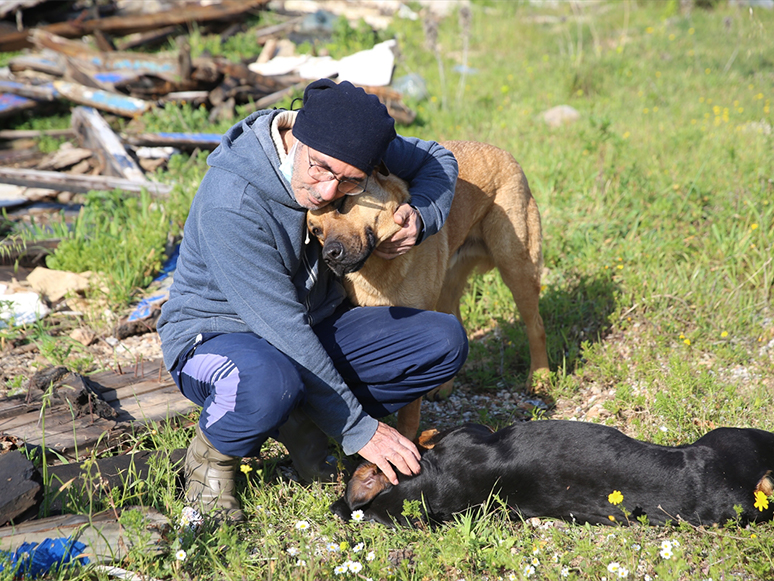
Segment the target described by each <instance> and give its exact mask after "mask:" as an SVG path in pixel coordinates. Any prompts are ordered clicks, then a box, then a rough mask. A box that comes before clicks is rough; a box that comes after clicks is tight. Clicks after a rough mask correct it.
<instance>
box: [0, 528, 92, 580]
mask: <svg viewBox="0 0 774 581" xmlns="http://www.w3.org/2000/svg"><path fill="white" fill-rule="evenodd" d="M84 549H86V545H84V544H83V543H81V542H79V541H76V540H73V539H72V538H71V537H60V538H57V539H45V540H44V541H43V542H41V543H23V544H21V545H19V547H18V548H17V549H16V550H15V551H10V552H9V551H0V571H4V570H5V569H8V570H10V571H15V572H16V575H15V576H16V577H25V576H26V577H30V578H35V577H40V576H41V575H45V574H46V573H48V572H49V571H52V570H55V569H58V568H59V567H69V566H71V565H75V564H80V565H86V564H88V563H89V559H88V558H87V557H79V556H78V555H80V554H81V553H83V551H84Z"/></svg>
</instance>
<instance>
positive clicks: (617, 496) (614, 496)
mask: <svg viewBox="0 0 774 581" xmlns="http://www.w3.org/2000/svg"><path fill="white" fill-rule="evenodd" d="M607 501H608V502H609V503H610V504H621V503H622V502H623V494H621V491H620V490H614V491H613V492H611V493H610V494H609V495H608V496H607Z"/></svg>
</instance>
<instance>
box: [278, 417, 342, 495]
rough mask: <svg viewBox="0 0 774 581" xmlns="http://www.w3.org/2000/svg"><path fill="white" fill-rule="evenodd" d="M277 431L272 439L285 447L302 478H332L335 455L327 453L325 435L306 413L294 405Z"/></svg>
mask: <svg viewBox="0 0 774 581" xmlns="http://www.w3.org/2000/svg"><path fill="white" fill-rule="evenodd" d="M278 431H279V435H278V436H277V438H276V439H277V441H278V442H281V443H282V444H284V446H285V447H286V448H287V449H288V452H289V453H290V459H291V460H292V461H293V468H295V469H296V472H298V475H299V477H300V478H301V481H302V482H305V483H310V482H312V481H313V480H319V481H320V482H334V481H335V480H336V477H337V475H338V472H339V471H338V467H337V462H336V458H334V457H333V456H330V455H328V436H326V435H325V432H323V431H322V430H321V429H320V428H318V427H317V424H315V423H314V422H313V421H312V420H311V419H309V416H307V415H306V414H305V413H304V412H302V411H301V410H299V409H295V410H293V411H292V412H290V417H289V418H288V421H287V422H285V423H284V424H282V426H280V428H279V430H278Z"/></svg>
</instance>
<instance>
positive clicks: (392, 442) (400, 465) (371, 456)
mask: <svg viewBox="0 0 774 581" xmlns="http://www.w3.org/2000/svg"><path fill="white" fill-rule="evenodd" d="M358 453H359V454H360V455H361V456H362V457H363V458H365V459H366V460H368V461H369V462H373V463H374V464H376V465H377V466H378V467H379V469H380V470H381V471H382V472H383V473H384V475H385V476H386V477H387V479H388V480H389V481H390V482H392V483H393V484H398V476H397V475H396V474H395V471H394V470H393V469H392V467H393V466H395V468H397V469H398V470H399V471H400V472H401V473H403V474H406V475H411V474H419V470H420V468H419V450H417V447H416V446H415V445H414V443H413V442H412V441H411V440H409V439H408V438H405V437H403V436H401V434H400V432H398V430H396V429H395V428H391V427H390V426H388V425H387V424H383V423H382V422H379V425H378V426H377V428H376V433H374V435H373V437H372V438H371V439H370V440H369V441H368V443H367V444H366V445H365V446H363V447H362V448H361V449H360V451H359V452H358Z"/></svg>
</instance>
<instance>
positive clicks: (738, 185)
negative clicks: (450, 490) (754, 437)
mask: <svg viewBox="0 0 774 581" xmlns="http://www.w3.org/2000/svg"><path fill="white" fill-rule="evenodd" d="M467 24H468V23H466V22H465V21H464V19H462V20H460V19H459V18H458V16H457V14H456V13H454V14H452V15H451V16H449V17H448V18H446V19H445V20H444V21H443V22H441V24H440V27H439V30H438V37H437V45H436V46H437V48H438V51H437V53H436V52H435V51H433V50H430V49H428V47H427V43H426V36H425V34H424V32H423V25H422V21H421V19H420V20H418V21H409V20H396V21H395V23H394V25H393V29H394V32H395V34H396V35H397V38H398V40H399V43H400V48H401V54H402V57H401V59H400V61H399V64H398V68H397V70H396V73H395V76H396V78H397V77H401V76H402V75H405V74H408V73H418V74H420V75H421V76H422V77H424V79H425V80H426V82H427V85H428V89H429V93H430V97H429V98H428V99H426V100H422V101H411V100H409V101H408V104H409V105H410V106H411V107H413V108H414V109H415V110H416V111H417V112H418V119H417V122H416V123H415V124H413V125H412V126H410V127H404V128H402V133H404V134H407V135H416V136H419V137H422V138H427V139H435V140H443V139H466V140H477V141H484V142H489V143H492V144H494V145H497V146H499V147H502V148H504V149H507V150H509V151H510V152H512V153H513V154H514V156H515V157H516V158H517V159H518V160H519V162H520V163H521V165H522V167H523V168H524V171H525V173H526V175H527V177H528V179H529V181H530V185H531V187H532V190H533V194H534V196H535V198H536V200H537V202H538V205H539V207H540V210H541V215H542V220H543V229H544V246H543V249H544V259H545V272H544V278H543V284H544V290H543V294H542V297H541V312H542V315H543V319H544V321H545V326H546V330H547V333H548V345H549V358H550V361H551V371H552V375H551V385H552V388H553V390H554V394H555V396H556V399H557V408H556V410H555V411H553V412H552V411H549V412H548V413H546V414H545V417H548V418H550V417H555V418H560V417H566V415H563V412H562V411H561V410H567V409H571V408H573V407H574V405H575V404H576V403H580V400H581V398H583V397H585V396H584V394H586V393H588V390H590V389H595V388H598V390H601V391H603V392H605V393H607V394H609V397H608V398H607V399H606V400H605V402H604V410H605V413H604V414H603V415H602V416H601V418H602V419H600V420H598V421H604V422H605V423H607V424H609V425H613V426H616V427H618V428H620V429H622V430H624V431H625V432H626V433H628V434H630V435H632V436H635V437H640V438H644V439H649V440H652V441H655V442H658V443H661V444H669V445H673V444H679V443H686V442H689V441H692V440H694V439H696V438H697V437H699V436H700V435H702V434H703V433H705V432H707V431H708V430H710V429H712V428H713V427H717V426H738V427H758V428H763V429H769V430H774V403H772V394H774V311H773V310H772V292H773V288H774V252H773V250H774V247H773V244H774V133H772V127H771V125H772V115H771V110H770V107H771V100H772V98H774V11H772V10H763V9H757V8H756V9H753V10H750V9H748V7H733V6H727V4H726V3H725V2H722V3H721V2H718V3H717V6H715V7H714V8H712V9H704V8H696V7H695V8H693V9H692V10H691V11H689V12H681V10H680V3H679V2H677V1H675V0H672V1H668V2H667V1H664V2H657V1H641V2H633V1H621V2H606V3H588V4H587V3H581V4H577V5H576V4H572V5H571V4H565V3H560V4H559V5H558V6H551V5H547V6H540V5H537V6H534V5H529V4H524V3H521V2H505V1H501V2H500V1H488V2H484V1H482V2H474V3H473V5H472V18H471V19H470V21H469V25H470V26H469V29H468V27H467ZM468 32H469V34H468ZM205 41H206V39H199V42H202V43H204V42H205ZM244 44H245V45H246V46H248V49H249V43H244ZM235 46H241V45H239V44H238V43H237V44H235ZM235 50H236V49H235ZM243 56H245V55H243ZM463 62H465V63H467V65H468V66H469V67H471V68H472V69H473V70H472V71H469V72H468V73H467V74H465V75H464V76H462V75H461V74H460V73H459V72H456V71H455V66H456V65H459V64H462V63H463ZM561 104H566V105H570V106H572V107H574V108H575V109H576V110H577V111H578V112H579V113H580V119H579V120H578V121H577V122H575V123H573V124H570V125H565V126H562V127H558V128H551V127H548V126H547V125H546V124H545V123H544V122H543V121H542V119H541V117H540V114H541V113H542V112H543V111H545V110H546V109H548V108H550V107H553V106H556V105H561ZM181 120H184V123H185V125H186V127H185V128H184V127H182V126H181ZM145 123H146V125H147V127H148V128H149V129H154V128H156V129H164V130H177V131H180V130H196V129H205V130H213V131H217V130H223V129H225V126H223V127H221V126H218V127H214V128H213V127H211V126H208V125H207V122H206V114H204V113H202V112H198V111H191V110H190V109H184V110H183V111H182V112H181V114H178V112H174V111H172V110H171V108H170V106H168V107H167V109H166V110H164V111H161V112H158V113H154V114H149V115H147V116H146V119H145ZM226 126H227V124H226ZM203 157H204V156H200V158H199V159H194V160H190V159H187V158H180V159H177V160H175V161H174V163H173V167H172V169H170V171H169V172H168V175H167V176H162V179H164V180H166V181H172V180H176V181H177V182H178V183H179V187H178V188H176V193H175V195H174V196H173V198H172V200H171V201H170V203H169V204H167V205H166V206H164V207H161V206H157V205H150V204H149V203H147V200H146V203H145V205H144V206H143V207H142V208H141V209H140V210H139V211H138V210H136V209H128V208H122V209H120V211H119V212H118V215H119V216H120V217H121V219H122V220H124V219H125V220H126V221H127V222H126V223H127V224H135V226H133V230H132V232H133V236H134V237H136V238H135V241H134V242H133V244H134V246H135V247H137V246H140V251H138V252H137V255H136V256H128V254H127V252H128V251H126V250H124V251H120V245H118V244H112V243H111V242H110V236H112V235H114V234H115V233H111V230H110V228H102V229H101V231H102V232H103V234H102V237H101V241H100V242H98V244H99V245H100V246H94V244H97V243H92V242H88V243H87V242H85V241H84V240H82V239H77V240H74V241H73V242H72V247H71V248H68V247H65V248H63V250H62V251H61V252H58V253H57V255H56V256H55V259H54V260H55V261H54V263H53V264H54V265H56V266H57V267H58V268H73V267H74V265H78V264H80V265H87V266H85V268H91V269H94V270H105V271H106V272H107V274H108V276H109V277H110V276H112V277H113V278H112V279H111V280H112V283H111V287H110V288H111V294H110V298H111V300H112V301H113V304H115V305H117V306H122V305H125V304H126V303H127V302H128V301H129V300H130V297H131V294H132V291H133V289H134V288H136V287H137V286H142V285H143V284H147V282H148V280H149V279H148V278H147V277H148V276H150V274H152V270H153V268H152V267H153V266H154V265H156V266H157V262H154V261H158V260H159V256H160V254H159V253H160V252H161V251H162V250H163V247H164V242H165V240H166V236H167V234H168V233H169V232H167V231H165V230H164V229H163V228H159V224H166V223H171V224H172V228H171V229H172V232H171V233H172V234H175V233H177V232H178V231H179V229H180V228H181V227H182V224H183V222H184V220H185V213H186V210H187V207H188V204H189V203H190V199H191V196H192V195H193V193H194V191H195V188H196V184H197V182H198V180H199V179H200V178H201V176H202V175H203V172H204V163H203ZM96 201H99V203H100V204H101V206H100V207H101V208H102V210H99V208H97V207H96V206H95V210H94V214H95V218H94V223H96V224H99V223H100V220H105V218H104V214H103V213H101V212H102V211H105V210H106V209H107V210H111V209H112V210H111V211H116V209H115V205H116V204H117V203H118V202H116V200H115V199H114V198H109V197H108V198H106V197H105V196H102V197H100V200H96V197H95V202H96ZM98 210H99V211H98ZM97 215H101V216H102V218H99V217H98V216H97ZM140 224H146V225H147V228H145V229H144V230H143V226H141V225H140ZM84 227H86V226H84ZM123 231H124V232H126V230H123ZM105 246H110V247H114V248H116V250H117V252H118V254H117V258H115V259H111V260H114V263H110V264H112V266H110V265H108V266H101V265H99V264H91V263H90V262H89V256H91V255H95V254H96V255H100V256H101V255H102V254H104V252H102V250H101V249H104V248H105ZM151 248H155V249H156V250H155V251H154V253H150V249H151ZM121 252H123V254H121ZM149 253H150V257H149V256H148V255H149ZM154 257H155V258H154ZM85 268H84V269H85ZM122 269H123V270H122ZM463 314H464V317H465V322H466V326H467V328H468V330H469V332H470V334H471V336H473V335H475V337H476V338H475V340H472V342H471V356H470V359H469V361H468V363H467V365H466V367H465V369H464V371H463V374H462V377H461V378H460V381H461V382H463V383H464V384H465V385H466V386H467V387H468V388H470V389H472V390H473V391H480V392H484V393H491V391H492V390H494V389H500V388H498V387H497V386H498V385H502V384H503V383H504V384H505V385H508V386H513V389H514V390H520V389H522V387H521V386H523V384H524V380H525V379H526V373H527V370H528V361H527V355H528V350H527V344H526V335H525V333H524V331H523V327H522V326H521V324H520V323H519V322H518V320H517V319H518V316H517V315H516V314H515V309H514V307H513V303H512V299H511V298H510V295H509V293H508V291H507V289H505V287H504V286H503V284H502V283H501V281H500V279H499V276H498V275H497V274H495V273H489V274H485V275H479V276H477V277H476V278H475V279H474V280H473V281H472V284H471V288H470V291H469V292H468V294H467V295H466V296H465V298H464V304H463ZM495 330H497V332H495ZM501 352H503V353H504V354H505V357H504V359H503V360H504V362H505V363H504V365H502V366H501V365H497V364H495V363H493V362H494V361H499V359H500V353H501ZM190 435H191V430H179V429H178V430H175V429H173V428H169V427H167V428H163V427H160V428H159V430H158V432H157V433H154V434H149V435H141V436H138V442H137V445H138V447H143V448H148V447H153V448H170V449H171V448H175V447H184V446H185V445H186V443H187V440H188V438H189V437H190ZM279 454H280V452H278V451H277V448H276V446H271V445H267V447H266V458H267V460H266V461H265V462H263V463H259V462H258V460H257V459H256V460H254V461H252V463H250V464H246V465H245V468H244V476H243V477H242V476H240V478H241V483H240V487H241V488H240V490H241V491H242V494H243V501H244V505H245V508H246V511H247V513H248V515H249V522H248V523H247V524H246V525H243V526H241V527H239V528H229V527H224V528H222V529H220V530H204V531H202V532H200V533H199V534H198V535H193V534H190V533H181V534H180V536H179V538H178V539H177V540H176V541H174V543H173V546H172V549H171V550H170V552H169V554H168V555H167V556H165V557H164V558H163V559H158V558H151V557H150V556H148V555H146V554H143V553H142V552H137V553H133V554H132V555H131V556H130V558H129V559H128V560H127V561H126V562H125V563H124V565H123V566H124V567H126V568H128V569H130V570H132V571H135V572H137V573H141V574H143V575H151V576H153V577H161V578H174V579H291V578H292V579H332V578H342V579H374V580H375V579H405V580H424V579H428V580H429V579H452V580H457V579H466V580H474V579H487V580H497V579H527V578H529V579H564V578H569V579H602V578H605V579H607V580H608V581H610V580H612V579H659V580H662V581H664V580H672V579H691V580H703V579H712V580H714V581H719V580H721V579H740V580H741V579H771V578H774V527H772V525H771V524H763V525H758V526H751V527H747V528H742V527H740V526H739V525H738V524H737V523H734V522H730V523H728V524H727V525H725V526H719V527H702V528H699V529H696V528H694V527H691V526H688V525H685V524H683V525H676V526H674V527H670V528H659V529H656V528H651V527H643V526H635V527H631V528H627V527H621V526H615V525H614V526H611V527H590V526H577V525H573V526H571V525H566V524H564V523H556V522H552V521H540V522H530V523H523V522H511V521H509V520H508V519H507V518H506V517H505V516H504V510H503V507H502V506H501V505H500V504H499V503H498V502H497V500H496V499H493V501H492V503H491V506H489V507H487V511H486V514H485V515H483V516H477V517H475V518H474V517H473V516H471V515H462V516H460V517H459V518H458V520H457V522H455V523H452V524H450V525H448V526H445V527H442V528H439V529H436V530H429V529H413V530H388V529H386V528H384V527H382V526H379V525H373V524H368V523H350V524H347V525H343V524H342V523H340V522H339V521H337V520H335V519H334V518H333V517H332V515H331V514H330V513H329V512H328V505H329V503H330V502H331V501H332V500H334V499H336V498H337V496H338V495H340V494H341V492H342V490H343V487H342V485H341V484H338V485H314V486H311V487H302V486H300V485H298V484H296V483H293V482H289V481H288V480H287V479H285V478H282V477H280V475H279V474H278V472H277V471H276V470H275V460H276V459H277V458H278V455H279ZM772 468H774V467H772ZM147 484H148V485H147V486H142V487H136V488H135V489H133V490H130V491H128V492H126V493H125V494H124V496H121V497H120V498H117V499H114V502H117V503H118V504H123V505H131V504H143V505H149V506H154V507H156V508H158V509H159V510H161V511H163V512H165V513H166V514H168V515H170V517H171V518H172V519H174V520H177V519H178V518H179V515H180V513H181V510H182V509H183V506H184V504H183V502H182V501H181V499H180V491H179V490H178V489H177V488H176V482H175V479H174V477H173V476H172V475H171V474H170V473H168V472H164V471H160V473H159V475H158V476H157V477H156V480H155V481H153V482H149V483H147ZM611 492H612V491H611ZM751 494H752V493H751ZM105 506H107V504H105ZM72 508H73V510H76V509H81V510H83V509H86V508H88V506H87V505H86V506H85V505H82V504H80V505H79V504H78V503H74V504H73V507H72ZM92 508H94V507H92ZM407 510H408V511H414V512H416V511H418V510H419V507H407ZM611 515H612V516H614V517H616V518H617V522H619V523H620V522H621V521H623V520H624V518H625V517H624V515H623V514H622V512H621V511H620V510H619V509H617V508H615V507H614V506H612V505H611ZM181 550H182V551H185V554H184V555H183V553H179V554H177V553H178V552H179V551H181ZM176 554H177V556H176ZM178 557H180V558H178ZM73 575H74V573H73V572H69V573H63V574H62V575H61V577H62V578H66V577H67V578H72V577H73ZM93 576H94V574H93V573H88V569H84V570H83V572H82V578H87V577H89V578H93ZM97 577H98V578H103V574H101V573H100V574H98V575H97Z"/></svg>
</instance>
